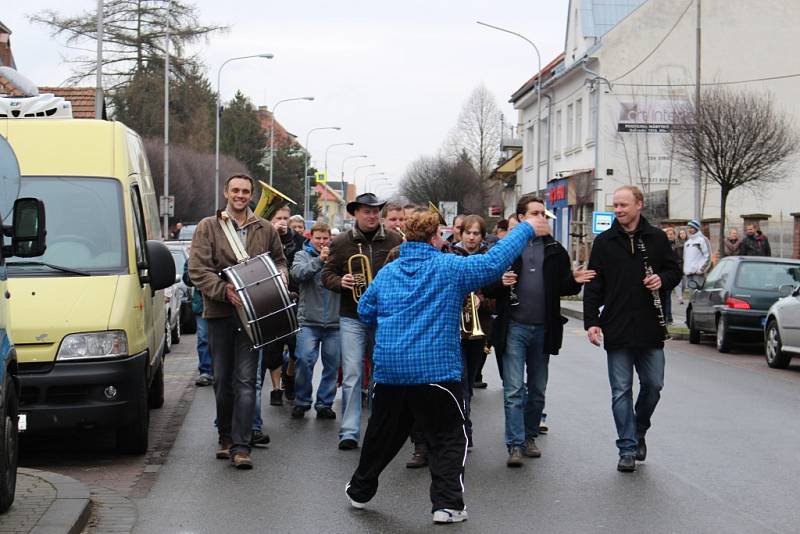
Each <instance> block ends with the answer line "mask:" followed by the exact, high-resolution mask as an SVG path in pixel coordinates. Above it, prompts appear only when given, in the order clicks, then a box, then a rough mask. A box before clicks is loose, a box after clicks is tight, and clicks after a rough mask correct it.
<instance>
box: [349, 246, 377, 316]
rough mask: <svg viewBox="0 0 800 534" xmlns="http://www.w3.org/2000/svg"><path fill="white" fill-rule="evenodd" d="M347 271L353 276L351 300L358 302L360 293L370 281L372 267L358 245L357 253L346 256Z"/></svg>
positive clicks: (361, 293)
mask: <svg viewBox="0 0 800 534" xmlns="http://www.w3.org/2000/svg"><path fill="white" fill-rule="evenodd" d="M347 272H348V273H349V274H351V275H352V276H353V278H354V279H355V280H354V283H353V289H352V291H353V300H354V301H356V303H358V301H359V299H360V298H361V295H363V294H364V291H366V290H367V286H369V285H370V284H371V283H372V267H371V266H370V263H369V258H368V257H367V256H366V255H365V254H364V253H363V252H362V251H361V245H360V244H359V245H358V254H353V255H352V256H350V257H349V258H347Z"/></svg>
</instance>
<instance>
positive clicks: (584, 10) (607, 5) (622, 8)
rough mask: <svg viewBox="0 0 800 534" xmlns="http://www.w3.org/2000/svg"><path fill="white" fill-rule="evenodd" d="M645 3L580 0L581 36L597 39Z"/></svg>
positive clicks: (642, 1)
mask: <svg viewBox="0 0 800 534" xmlns="http://www.w3.org/2000/svg"><path fill="white" fill-rule="evenodd" d="M645 2H647V0H582V2H581V7H580V13H581V30H583V36H584V37H595V38H598V39H599V38H600V37H602V36H604V35H605V34H606V33H608V31H609V30H610V29H611V28H613V27H614V26H616V25H617V24H618V23H619V22H620V21H621V20H622V19H624V18H625V17H627V16H628V15H630V14H631V12H632V11H634V10H635V9H636V8H637V7H639V6H640V5H642V4H644V3H645Z"/></svg>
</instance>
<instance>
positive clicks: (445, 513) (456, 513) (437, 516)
mask: <svg viewBox="0 0 800 534" xmlns="http://www.w3.org/2000/svg"><path fill="white" fill-rule="evenodd" d="M466 520H467V511H466V510H436V511H435V512H433V522H434V523H460V522H462V521H466Z"/></svg>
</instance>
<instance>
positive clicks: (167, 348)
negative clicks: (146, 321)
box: [164, 314, 172, 354]
mask: <svg viewBox="0 0 800 534" xmlns="http://www.w3.org/2000/svg"><path fill="white" fill-rule="evenodd" d="M170 352H172V332H170V329H169V314H167V321H166V322H165V323H164V354H169V353H170Z"/></svg>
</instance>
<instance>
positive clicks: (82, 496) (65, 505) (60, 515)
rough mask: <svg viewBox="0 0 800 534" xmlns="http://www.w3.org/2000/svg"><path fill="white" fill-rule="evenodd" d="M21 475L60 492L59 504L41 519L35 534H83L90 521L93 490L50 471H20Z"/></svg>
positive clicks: (26, 469)
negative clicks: (91, 492) (38, 479)
mask: <svg viewBox="0 0 800 534" xmlns="http://www.w3.org/2000/svg"><path fill="white" fill-rule="evenodd" d="M19 472H20V473H22V474H24V475H28V476H33V477H37V478H41V479H42V480H44V481H45V482H47V483H48V484H50V485H51V486H53V487H54V488H55V490H56V498H55V500H54V501H53V502H52V504H51V505H50V507H49V508H48V509H47V511H46V512H45V513H44V515H43V516H42V517H40V518H39V521H37V523H36V526H35V527H34V528H33V530H31V534H55V533H57V532H58V533H66V534H79V533H80V532H81V530H82V529H83V527H85V526H86V523H87V521H88V520H89V512H90V505H91V500H90V499H89V488H88V487H87V486H86V485H85V484H83V483H82V482H78V481H77V480H75V479H74V478H70V477H68V476H64V475H59V474H56V473H50V472H48V471H40V470H38V469H28V468H24V467H20V468H19Z"/></svg>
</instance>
